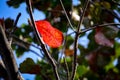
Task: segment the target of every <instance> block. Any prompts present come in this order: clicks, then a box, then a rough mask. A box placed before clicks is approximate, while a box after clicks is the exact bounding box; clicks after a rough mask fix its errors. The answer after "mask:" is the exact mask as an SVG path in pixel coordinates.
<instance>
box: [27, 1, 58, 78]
mask: <svg viewBox="0 0 120 80" xmlns="http://www.w3.org/2000/svg"><path fill="white" fill-rule="evenodd" d="M30 1H31V0H26V4H27V6H28V9H29V14H30V18H31V22H32V25H33V29H34V32H35V35H36V37H37V39H38V41H39V43H40V45H41V48H42V50H43V52H44V54H45V56H46V57H47V59H48V61H49V63H50V64H51V66H52V68H53V71H54V74H55V77H56V80H60V78H59V74H58V71H57V65H56V63H55V61H54V59H53V58H52V57H51V55H50V53H49V52H48V50H47V48H46V46H45V44H44V42H43V40H42V38H41V36H40V34H39V33H38V31H37V28H36V24H35V21H34V18H33V14H32V6H31V2H30Z"/></svg>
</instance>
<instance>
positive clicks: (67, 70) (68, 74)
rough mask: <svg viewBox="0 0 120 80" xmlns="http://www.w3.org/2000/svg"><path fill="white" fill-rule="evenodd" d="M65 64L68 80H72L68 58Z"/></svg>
mask: <svg viewBox="0 0 120 80" xmlns="http://www.w3.org/2000/svg"><path fill="white" fill-rule="evenodd" d="M64 62H65V66H66V72H67V79H66V80H70V71H69V67H68V64H67V62H66V58H64Z"/></svg>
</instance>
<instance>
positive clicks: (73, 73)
mask: <svg viewBox="0 0 120 80" xmlns="http://www.w3.org/2000/svg"><path fill="white" fill-rule="evenodd" d="M88 3H89V0H86V2H85V5H84V7H83V12H82V14H81V17H80V21H79V23H78V28H77V32H76V34H75V41H74V42H75V43H74V59H73V65H72V75H71V80H74V78H75V75H76V70H77V50H78V38H79V32H80V27H81V24H82V22H83V18H84V15H85V11H86V9H87V6H88Z"/></svg>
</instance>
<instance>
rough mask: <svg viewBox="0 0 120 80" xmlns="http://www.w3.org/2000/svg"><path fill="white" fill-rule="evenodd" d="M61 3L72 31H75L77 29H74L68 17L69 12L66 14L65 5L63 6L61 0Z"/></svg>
mask: <svg viewBox="0 0 120 80" xmlns="http://www.w3.org/2000/svg"><path fill="white" fill-rule="evenodd" d="M60 3H61V6H62V8H63V11H64V13H65V16H66V18H67V20H68V22H69V25H70V27H71V29H72V30H73V31H75V29H74V27H73V25H72V23H71V21H70V19H69V17H68V15H67V12H66V10H65V7H64V5H63V2H62V0H60Z"/></svg>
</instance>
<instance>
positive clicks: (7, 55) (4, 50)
mask: <svg viewBox="0 0 120 80" xmlns="http://www.w3.org/2000/svg"><path fill="white" fill-rule="evenodd" d="M0 47H1V48H0V54H1V57H2V60H3V62H4V65H5V68H6V71H7V74H8V78H9V80H22V77H21V76H20V74H19V71H18V67H17V64H16V60H15V58H14V54H13V51H12V48H11V46H10V44H9V42H8V39H7V37H6V34H5V31H4V30H3V27H2V26H1V25H0Z"/></svg>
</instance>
